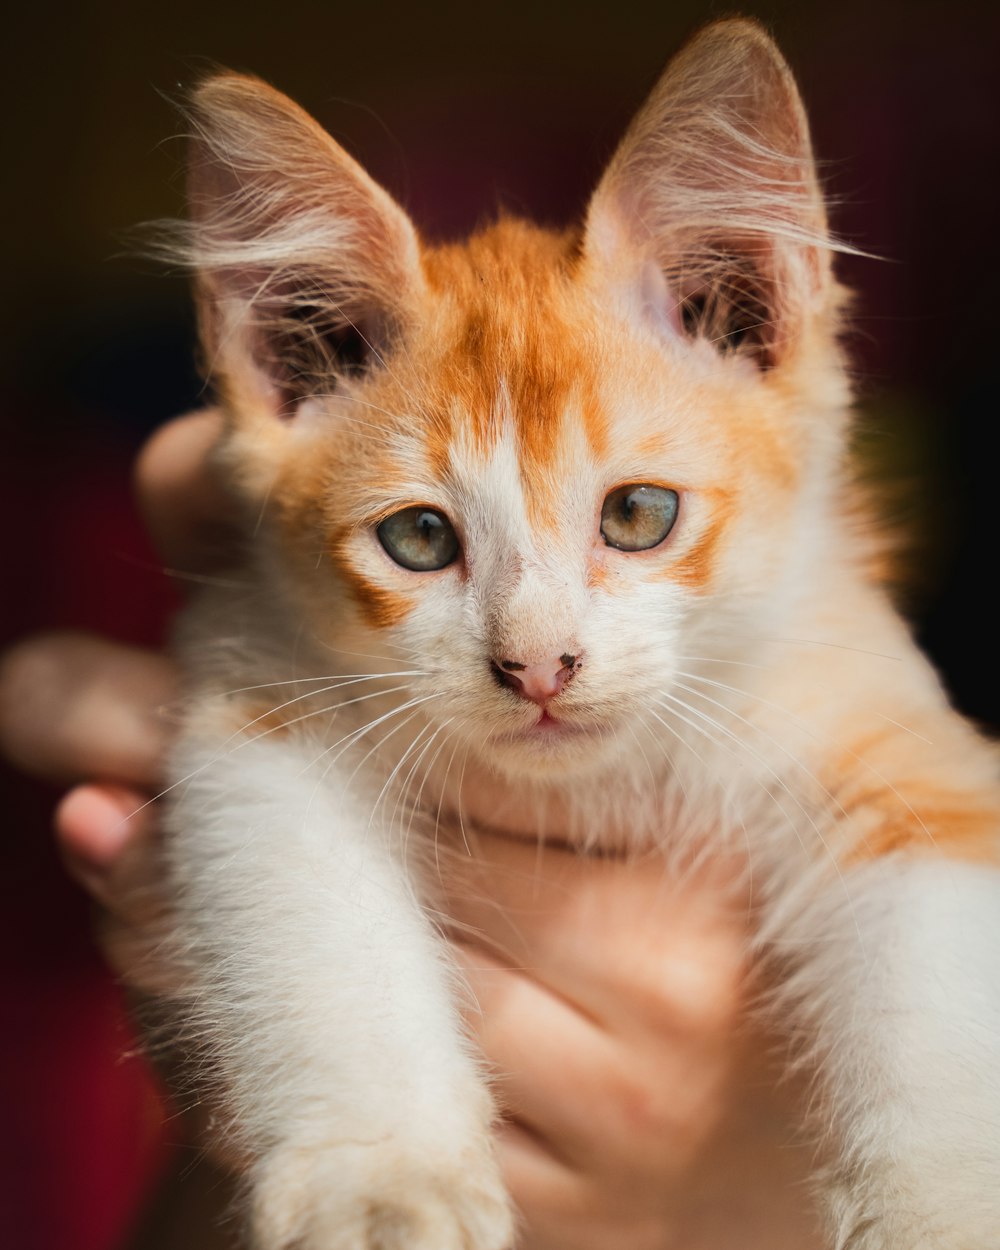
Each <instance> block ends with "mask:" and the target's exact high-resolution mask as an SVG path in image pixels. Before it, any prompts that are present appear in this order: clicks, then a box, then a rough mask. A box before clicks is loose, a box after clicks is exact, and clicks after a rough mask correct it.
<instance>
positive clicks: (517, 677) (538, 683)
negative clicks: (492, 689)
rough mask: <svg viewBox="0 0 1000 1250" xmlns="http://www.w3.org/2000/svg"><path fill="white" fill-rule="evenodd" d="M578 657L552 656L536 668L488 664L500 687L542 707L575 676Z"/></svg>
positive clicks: (505, 662)
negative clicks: (505, 687)
mask: <svg viewBox="0 0 1000 1250" xmlns="http://www.w3.org/2000/svg"><path fill="white" fill-rule="evenodd" d="M581 664H582V657H581V656H580V655H570V654H569V653H568V652H567V653H565V654H563V655H557V656H553V657H552V658H551V659H548V660H540V661H539V662H538V663H537V664H521V663H520V662H519V661H518V660H492V661H491V667H492V669H493V674H494V676H495V677H496V679H497V681H499V683H500V684H501V686H507V687H508V688H509V689H510V690H512V691H513V692H514V694H517V695H520V697H521V698H522V699H530V700H531V702H532V703H539V704H541V703H545V702H546V701H547V700H549V699H552V698H555V696H556V695H557V694H558V693H559V691H560V690H562V688H563V686H565V685H566V683H567V682H568V681H571V680H572V678H573V677H575V676H576V674H577V672H579V669H580V666H581Z"/></svg>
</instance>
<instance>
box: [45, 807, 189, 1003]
mask: <svg viewBox="0 0 1000 1250" xmlns="http://www.w3.org/2000/svg"><path fill="white" fill-rule="evenodd" d="M55 829H56V838H57V840H58V843H59V847H60V850H61V852H62V855H63V859H64V860H65V862H66V866H67V868H68V869H69V871H70V872H71V874H72V875H73V876H75V877H76V879H77V880H78V881H79V882H80V883H81V884H82V885H83V886H84V887H85V888H86V889H87V890H88V891H89V892H90V894H91V895H92V896H93V898H94V899H95V901H96V902H97V903H98V904H99V905H100V908H101V913H100V921H99V924H98V929H97V933H98V939H99V941H100V944H101V946H102V949H103V950H104V953H105V956H106V958H107V960H108V962H109V963H110V965H111V967H112V968H113V969H114V970H115V971H116V972H117V973H118V974H119V975H120V976H121V978H122V980H123V981H124V982H125V984H127V985H128V986H129V987H130V988H131V989H133V990H140V991H142V992H144V993H147V994H151V995H153V994H155V995H159V996H164V995H166V996H170V995H171V994H173V993H174V992H176V990H177V989H178V986H179V976H178V972H177V969H176V968H175V967H173V966H172V964H171V960H170V956H169V950H170V948H169V944H168V942H167V938H168V937H169V934H170V930H171V924H170V913H169V903H168V898H167V892H166V889H165V884H164V881H165V878H164V873H163V863H162V857H161V853H162V846H161V842H160V828H159V812H158V810H157V807H156V805H155V803H153V802H151V801H150V800H149V798H148V796H147V795H145V794H144V793H143V792H142V791H139V790H135V789H131V788H129V787H127V786H115V785H85V786H78V787H76V788H75V789H73V790H71V791H69V793H68V794H66V795H65V796H64V798H63V799H62V801H61V802H60V804H59V806H58V808H57V809H56V814H55Z"/></svg>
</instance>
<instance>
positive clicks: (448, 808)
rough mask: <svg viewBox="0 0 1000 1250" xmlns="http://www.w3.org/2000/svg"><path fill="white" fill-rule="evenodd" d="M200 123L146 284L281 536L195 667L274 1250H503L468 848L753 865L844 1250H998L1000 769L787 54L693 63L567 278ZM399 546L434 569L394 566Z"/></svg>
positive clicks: (226, 927)
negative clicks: (725, 857)
mask: <svg viewBox="0 0 1000 1250" xmlns="http://www.w3.org/2000/svg"><path fill="white" fill-rule="evenodd" d="M191 116H192V119H193V131H194V133H193V141H192V160H191V205H192V220H191V222H190V223H189V224H188V225H187V226H186V227H184V228H181V229H176V230H174V231H173V232H172V233H171V234H170V236H169V237H166V238H165V240H164V247H165V249H166V250H167V251H168V252H169V253H170V254H171V255H172V256H174V257H175V258H176V257H180V258H181V259H182V260H183V261H184V262H185V263H187V264H189V265H191V266H192V267H193V269H194V270H195V272H196V274H197V283H198V291H199V309H200V317H201V325H202V332H203V344H204V353H205V361H206V365H207V369H208V372H209V374H210V376H211V377H212V379H213V381H214V382H215V384H216V386H217V388H218V390H219V393H220V395H221V397H222V401H223V405H224V408H225V412H226V416H227V433H226V437H225V440H224V444H223V447H222V449H221V452H220V459H221V463H222V464H223V466H224V469H225V471H226V472H227V473H228V474H229V477H230V479H231V481H232V483H233V485H234V488H235V490H236V491H237V492H238V494H239V495H240V497H241V498H242V499H243V500H244V501H245V503H246V508H247V515H248V517H252V518H253V520H254V524H253V526H252V528H253V530H254V537H253V540H252V542H251V543H250V544H249V547H248V551H247V555H246V562H245V567H244V568H243V569H242V570H241V574H240V578H239V580H238V588H234V587H233V584H232V583H229V584H227V585H226V586H224V587H222V586H220V587H219V588H218V589H215V590H210V591H208V592H206V593H205V595H204V596H203V598H202V599H201V600H200V601H199V603H198V604H197V605H196V606H195V607H193V608H192V609H191V610H190V611H189V613H188V614H187V617H186V620H185V623H184V626H183V629H182V638H181V649H182V654H183V657H184V662H185V666H186V670H187V673H188V675H189V678H190V684H191V699H190V705H189V713H188V716H187V719H186V729H185V732H184V734H183V737H182V741H181V743H180V745H179V747H178V749H177V751H176V753H175V758H174V761H173V770H174V776H175V779H176V780H175V786H174V788H173V790H172V795H173V803H172V810H171V815H170V828H171V838H170V872H171V874H172V880H173V882H174V887H175V895H176V904H177V915H178V924H177V931H176V939H177V942H176V945H177V952H178V958H180V959H182V960H183V961H184V965H185V967H186V968H187V969H188V994H187V998H186V1005H185V1007H184V1014H185V1016H186V1019H187V1023H188V1025H189V1036H190V1037H192V1038H193V1039H195V1040H196V1041H197V1042H198V1043H200V1045H201V1047H202V1049H203V1053H204V1056H205V1059H204V1063H205V1067H206V1071H210V1072H211V1074H212V1075H213V1077H214V1078H215V1080H216V1082H217V1086H218V1089H219V1090H220V1091H221V1095H220V1096H221V1098H222V1101H223V1104H224V1106H225V1107H226V1110H227V1113H228V1116H229V1120H230V1124H231V1131H232V1132H233V1134H234V1135H235V1136H236V1137H237V1138H238V1140H239V1142H240V1145H241V1147H242V1149H243V1150H244V1151H245V1152H246V1154H247V1156H248V1157H249V1158H250V1159H251V1160H252V1161H253V1166H252V1173H251V1176H252V1201H251V1207H252V1215H253V1219H252V1226H253V1237H254V1244H255V1245H256V1246H258V1247H260V1248H261V1250H282V1248H287V1247H291V1246H293V1245H294V1246H297V1247H298V1246H301V1247H308V1248H309V1250H375V1248H376V1247H378V1248H380V1250H390V1248H392V1250H396V1248H398V1250H402V1248H403V1247H406V1248H407V1250H460V1248H461V1250H505V1248H507V1247H510V1246H511V1245H512V1244H513V1237H514V1234H513V1224H512V1220H511V1215H510V1211H509V1207H508V1203H507V1200H506V1198H505V1195H504V1192H503V1189H502V1186H501V1183H500V1179H499V1176H498V1174H497V1170H496V1166H495V1163H494V1161H493V1158H492V1155H491V1149H490V1123H491V1114H492V1110H491V1101H490V1096H489V1093H488V1089H487V1086H486V1083H485V1081H484V1078H483V1075H482V1073H481V1071H480V1070H479V1066H478V1064H477V1059H476V1057H475V1055H474V1054H473V1053H472V1051H471V1049H470V1047H469V1045H468V1043H467V1041H466V1040H465V1038H464V1036H463V1033H462V1029H461V1027H460V1023H459V1015H458V1010H457V1006H456V1002H457V992H458V991H457V987H456V985H455V984H454V977H453V972H452V969H451V968H450V967H449V964H448V961H447V958H446V954H445V949H446V948H445V946H444V944H443V942H442V941H441V939H440V937H439V936H438V934H437V932H436V929H435V926H434V923H433V920H432V918H433V909H434V901H435V900H434V871H433V855H434V848H435V846H438V845H446V844H455V843H456V842H458V843H460V842H461V841H462V839H463V838H464V839H466V840H468V841H469V842H470V845H472V846H473V848H474V836H475V830H476V828H477V827H483V826H488V827H490V828H500V829H507V830H511V831H516V832H521V833H525V832H528V833H532V834H536V835H538V836H546V837H559V838H563V839H567V840H571V841H573V842H575V843H576V844H578V845H579V846H580V847H582V848H588V847H594V846H598V845H599V846H604V847H618V848H624V849H631V848H634V849H647V848H649V847H651V846H656V847H661V848H662V849H663V850H664V852H665V854H666V855H667V856H668V859H669V858H670V857H671V856H673V858H674V859H675V860H676V861H678V862H679V861H680V860H681V859H682V858H683V857H684V856H686V855H689V854H690V852H691V851H692V849H693V848H705V847H706V846H707V847H709V848H710V847H712V846H717V845H718V846H722V845H724V846H726V847H727V849H730V850H732V849H741V848H745V853H746V855H747V857H748V860H749V861H750V862H752V867H753V872H754V880H755V883H756V887H755V888H756V897H757V903H758V908H759V953H760V956H761V958H763V959H766V958H774V959H775V960H776V961H777V962H778V963H780V966H781V968H782V971H783V987H784V988H783V990H782V991H781V993H782V1000H781V1005H782V1009H783V1011H784V1012H785V1014H786V1016H787V1018H788V1019H789V1021H790V1022H791V1023H792V1025H793V1027H794V1029H795V1030H796V1032H797V1034H798V1036H799V1037H800V1038H801V1039H802V1041H803V1043H804V1044H805V1045H806V1046H808V1049H809V1052H810V1054H811V1055H812V1056H814V1057H815V1059H816V1061H817V1063H818V1065H819V1070H820V1089H819V1091H818V1098H817V1123H818V1124H819V1125H820V1127H822V1128H824V1129H826V1130H828V1131H829V1133H830V1135H831V1137H832V1139H833V1150H832V1157H833V1159H834V1162H833V1164H832V1165H831V1168H830V1170H829V1174H828V1175H827V1176H826V1177H825V1178H824V1179H823V1186H824V1189H825V1192H826V1194H827V1197H828V1200H829V1201H828V1206H829V1210H830V1213H831V1222H830V1245H831V1246H835V1247H837V1248H838V1250H847V1248H848V1247H850V1248H851V1250H998V1248H1000V919H998V917H1000V871H998V861H1000V840H998V828H1000V820H998V816H1000V789H998V784H997V757H996V754H995V752H994V749H993V748H992V747H991V746H989V745H988V744H987V743H986V742H985V741H984V740H983V739H982V738H981V737H980V736H979V735H978V734H977V733H976V732H975V731H974V730H973V729H972V728H971V727H970V726H969V725H967V724H966V723H964V722H963V721H962V720H961V719H960V718H959V717H958V716H957V715H955V714H954V713H953V712H952V711H951V710H949V708H948V705H947V702H946V700H945V697H944V696H943V694H942V692H941V689H940V686H939V684H938V681H937V679H936V677H935V676H934V674H933V672H932V671H931V670H930V668H929V666H928V665H927V663H926V662H925V660H924V659H923V658H922V657H921V655H920V654H919V653H918V652H917V650H916V649H915V647H914V645H913V643H912V641H911V639H910V637H909V634H908V632H907V629H906V627H905V625H904V624H903V623H902V622H901V621H900V619H899V618H898V616H897V615H896V613H895V612H894V610H893V609H892V607H891V606H890V603H889V601H888V598H887V595H886V593H885V591H884V589H883V587H882V586H881V585H880V584H879V581H878V569H879V568H880V567H881V563H882V561H881V553H880V547H879V541H878V540H877V538H876V537H875V535H874V527H873V526H872V524H871V523H870V521H869V520H868V518H867V516H866V512H865V505H864V502H863V500H862V498H861V495H860V493H859V491H858V489H857V487H856V486H855V484H854V483H853V482H852V480H851V476H850V472H849V468H848V464H847V454H846V450H845V442H846V435H847V430H848V423H849V413H848V404H849V394H848V385H847V380H846V376H845V372H844V367H843V362H842V358H841V350H840V347H839V345H838V327H839V321H840V316H841V309H842V306H843V297H842V291H841V290H840V288H839V287H838V286H837V284H836V282H835V281H834V278H833V276H832V272H831V253H832V251H833V250H834V244H833V242H832V240H831V239H830V237H829V235H828V233H827V227H826V218H825V212H824V206H823V202H822V198H821V195H820V192H819V189H818V183H817V179H816V176H815V172H814V168H813V162H812V156H811V151H810V145H809V137H808V129H807V125H806V121H805V117H804V114H803V110H802V106H801V102H800V100H799V97H798V94H797V91H796V89H795V86H794V83H793V81H792V79H791V76H790V74H789V71H788V68H787V66H786V65H785V63H784V62H783V60H782V59H781V56H780V54H779V53H778V52H777V50H776V49H775V47H774V46H773V44H772V43H771V42H770V40H769V39H768V37H767V36H766V35H765V34H764V33H763V32H762V31H761V29H760V28H759V27H757V26H756V25H754V24H752V23H749V22H744V21H727V22H720V23H717V24H715V25H713V26H710V27H708V28H707V29H706V30H704V31H703V32H702V33H701V34H700V35H699V36H698V37H697V38H696V39H694V40H693V41H692V43H691V44H690V45H689V46H688V47H687V48H686V49H685V50H684V51H683V52H682V53H681V54H680V56H679V57H678V58H677V59H676V60H675V61H674V63H673V64H672V65H671V66H670V67H669V68H668V70H667V72H666V74H665V75H664V78H663V79H662V81H661V83H660V84H659V86H658V87H657V88H656V90H655V91H654V93H653V96H652V97H651V99H650V101H649V103H648V105H647V106H646V108H645V109H644V111H643V112H642V113H641V114H640V116H639V117H638V118H637V120H636V121H635V123H634V124H633V126H632V128H631V129H630V131H629V132H628V134H627V135H626V137H625V139H624V141H623V143H622V145H621V147H620V149H619V151H618V152H617V154H616V155H615V157H614V159H613V160H612V162H611V164H610V166H609V168H608V170H607V173H606V175H605V176H604V178H603V179H602V181H601V183H600V185H599V186H598V188H597V190H596V192H595V194H594V196H593V199H592V201H591V203H590V206H589V209H588V211H587V214H586V219H585V223H584V225H583V227H582V228H581V229H579V230H573V231H569V232H567V233H565V234H561V235H559V234H553V233H550V232H546V231H542V230H539V229H537V228H535V227H533V226H531V225H528V224H526V223H524V222H521V221H516V220H506V219H505V220H501V221H499V222H498V223H497V224H495V225H493V226H491V227H490V228H488V229H485V230H483V231H482V232H481V233H479V234H477V235H476V236H474V237H473V238H471V239H470V240H469V241H468V242H466V243H464V244H461V245H453V246H445V247H429V246H425V245H424V244H423V243H422V242H421V241H420V239H419V237H418V235H417V233H416V231H415V229H414V227H413V226H412V225H411V223H410V222H409V220H408V218H407V217H406V215H405V214H404V213H403V211H402V210H401V209H400V208H399V207H398V206H397V205H396V204H395V203H394V202H393V201H392V200H391V199H390V197H389V196H388V195H387V194H386V193H385V192H384V191H383V190H381V189H380V188H379V187H377V186H376V185H375V184H374V183H372V181H371V180H370V179H369V178H368V177H367V175H366V174H365V173H364V171H363V170H362V169H361V168H360V167H359V166H358V165H357V164H356V163H355V162H354V161H353V160H352V159H351V158H350V157H348V156H347V155H346V154H345V153H344V152H343V151H342V150H341V149H340V148H339V147H338V146H337V144H335V143H334V142H333V140H332V139H330V138H329V136H327V135H326V134H325V133H324V132H323V131H322V130H321V129H320V128H319V127H318V126H317V125H316V124H315V123H314V122H313V121H312V120H311V119H309V118H308V117H306V116H305V115H304V114H303V113H302V112H301V111H300V110H299V109H298V108H297V107H296V106H295V105H294V104H292V103H291V102H290V101H288V100H287V99H285V98H284V97H282V96H281V95H279V94H278V93H277V92H275V91H274V90H272V89H271V88H269V87H268V86H266V85H265V84H263V83H261V82H258V81H256V80H254V79H251V78H246V77H241V76H235V75H222V76H218V77H214V78H211V79H209V80H208V81H207V82H205V83H204V84H203V85H202V86H201V87H200V88H199V89H198V91H197V92H196V93H195V96H194V98H193V105H192V110H191ZM629 484H646V485H647V486H651V487H656V488H661V489H664V488H665V489H668V490H672V491H674V492H676V495H677V497H678V500H679V511H678V515H677V519H676V522H675V524H674V525H673V528H672V529H671V530H670V532H669V533H668V534H667V536H666V537H665V538H664V539H663V541H662V542H658V543H656V544H654V545H652V546H648V547H646V548H645V549H641V550H634V551H630V550H623V549H620V548H618V547H614V546H611V545H609V544H608V543H607V542H606V541H605V540H604V538H603V537H602V530H601V527H602V507H603V506H604V503H605V500H606V498H607V497H608V496H609V494H610V493H611V492H613V491H614V490H616V489H617V488H619V487H621V486H624V485H629ZM414 507H420V508H423V509H425V510H430V511H433V513H434V514H435V515H437V516H439V517H443V518H447V520H448V521H449V522H450V524H451V525H452V526H453V527H454V532H455V535H456V536H457V541H458V544H459V547H458V552H457V557H456V558H455V559H454V560H453V561H452V562H451V563H448V564H446V565H445V566H444V567H441V568H438V569H433V570H429V571H422V572H420V571H413V570H411V569H409V568H406V567H403V566H402V565H400V564H399V563H397V562H396V561H395V560H394V559H393V558H392V557H391V556H390V554H389V551H388V549H387V548H386V547H385V546H384V544H383V543H382V542H380V539H379V536H378V528H379V526H380V525H382V523H383V522H384V521H386V519H387V518H389V517H391V516H394V515H395V514H397V513H399V512H400V511H402V510H405V509H409V508H414ZM519 674H520V676H519ZM674 852H676V853H677V854H676V855H674Z"/></svg>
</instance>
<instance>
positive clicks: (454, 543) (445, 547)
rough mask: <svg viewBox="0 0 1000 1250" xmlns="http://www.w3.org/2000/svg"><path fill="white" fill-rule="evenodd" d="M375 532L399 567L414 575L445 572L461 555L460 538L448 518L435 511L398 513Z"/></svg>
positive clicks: (419, 509) (412, 510)
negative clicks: (410, 571) (441, 570)
mask: <svg viewBox="0 0 1000 1250" xmlns="http://www.w3.org/2000/svg"><path fill="white" fill-rule="evenodd" d="M375 532H376V533H377V534H378V540H379V542H380V543H381V544H382V546H383V547H384V548H385V549H386V551H387V552H388V553H389V555H390V556H392V558H393V559H394V560H395V561H396V563H397V564H401V565H402V566H403V568H404V569H412V570H413V572H414V573H429V572H431V571H432V570H433V569H443V568H444V567H445V566H446V565H448V564H451V562H452V561H453V560H454V559H455V557H456V556H457V555H458V535H457V534H456V533H455V531H454V529H453V528H452V524H451V522H450V521H449V520H448V518H447V517H446V516H444V515H443V514H442V513H440V512H435V511H434V509H433V508H404V509H403V510H402V512H394V513H393V514H392V516H389V517H386V519H385V520H384V521H383V522H382V524H381V525H380V526H379V527H378V529H377V530H376V531H375Z"/></svg>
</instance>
